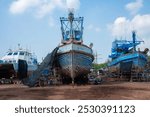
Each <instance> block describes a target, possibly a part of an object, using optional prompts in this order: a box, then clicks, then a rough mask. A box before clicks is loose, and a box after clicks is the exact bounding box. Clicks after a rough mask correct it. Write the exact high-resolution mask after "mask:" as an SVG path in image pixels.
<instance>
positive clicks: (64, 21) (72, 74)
mask: <svg viewBox="0 0 150 117" xmlns="http://www.w3.org/2000/svg"><path fill="white" fill-rule="evenodd" d="M60 22H61V32H62V41H61V45H60V46H59V49H58V52H57V61H58V64H59V68H60V71H59V73H60V75H61V76H62V77H63V78H64V79H65V80H67V79H71V81H72V83H74V82H77V81H84V80H85V79H86V78H87V77H86V76H87V74H88V73H89V72H90V69H91V66H92V62H93V59H94V57H93V51H92V44H91V45H90V46H87V45H85V44H83V39H82V35H83V17H78V18H75V17H74V13H73V12H72V11H70V12H69V14H68V18H64V17H61V18H60Z"/></svg>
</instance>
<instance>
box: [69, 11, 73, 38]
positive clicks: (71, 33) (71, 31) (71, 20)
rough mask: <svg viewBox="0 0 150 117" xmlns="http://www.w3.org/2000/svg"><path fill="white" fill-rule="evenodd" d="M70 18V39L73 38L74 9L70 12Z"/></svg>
mask: <svg viewBox="0 0 150 117" xmlns="http://www.w3.org/2000/svg"><path fill="white" fill-rule="evenodd" d="M68 20H69V22H70V39H73V38H74V36H73V20H74V14H73V11H70V12H69V14H68Z"/></svg>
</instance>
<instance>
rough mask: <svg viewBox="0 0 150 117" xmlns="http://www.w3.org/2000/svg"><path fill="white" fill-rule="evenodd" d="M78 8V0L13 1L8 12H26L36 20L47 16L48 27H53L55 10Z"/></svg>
mask: <svg viewBox="0 0 150 117" xmlns="http://www.w3.org/2000/svg"><path fill="white" fill-rule="evenodd" d="M79 7H80V0H13V2H12V3H11V4H10V7H9V11H10V12H11V13H12V14H23V13H25V12H26V11H30V12H32V13H33V14H34V15H35V16H36V17H37V18H43V17H44V16H47V15H49V25H50V26H52V27H53V26H54V25H55V24H54V19H53V17H52V14H53V12H54V11H55V10H56V9H60V10H67V9H68V8H70V9H74V10H77V9H79Z"/></svg>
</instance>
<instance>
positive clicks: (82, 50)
mask: <svg viewBox="0 0 150 117" xmlns="http://www.w3.org/2000/svg"><path fill="white" fill-rule="evenodd" d="M62 50H65V51H63V52H62ZM57 60H58V63H59V67H60V74H61V76H63V77H69V78H72V79H75V78H78V77H80V76H85V75H87V74H88V73H89V72H90V69H91V67H92V62H93V55H92V50H91V48H89V47H87V46H85V45H84V46H83V45H78V44H68V45H65V46H62V47H60V49H59V51H58V56H57Z"/></svg>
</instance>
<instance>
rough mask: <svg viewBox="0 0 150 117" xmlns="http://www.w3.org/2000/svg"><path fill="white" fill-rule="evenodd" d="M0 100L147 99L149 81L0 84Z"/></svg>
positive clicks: (149, 90) (149, 95) (149, 88)
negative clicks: (35, 84)
mask: <svg viewBox="0 0 150 117" xmlns="http://www.w3.org/2000/svg"><path fill="white" fill-rule="evenodd" d="M0 99H1V100H116V99H117V100H122V99H123V100H128V99H129V100H133V99H134V100H144V99H145V100H149V99H150V82H132V83H131V82H109V83H103V84H100V85H80V86H77V85H76V86H74V87H73V86H72V85H65V86H64V85H63V86H62V85H61V86H47V87H33V88H29V87H27V86H25V85H16V84H15V85H0Z"/></svg>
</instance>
